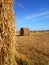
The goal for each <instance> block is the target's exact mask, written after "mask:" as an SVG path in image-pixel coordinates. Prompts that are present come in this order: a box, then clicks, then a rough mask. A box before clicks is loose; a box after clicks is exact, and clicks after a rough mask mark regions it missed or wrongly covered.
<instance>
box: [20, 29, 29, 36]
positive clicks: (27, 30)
mask: <svg viewBox="0 0 49 65" xmlns="http://www.w3.org/2000/svg"><path fill="white" fill-rule="evenodd" d="M29 34H30V31H29V28H21V29H20V35H21V36H28V35H29Z"/></svg>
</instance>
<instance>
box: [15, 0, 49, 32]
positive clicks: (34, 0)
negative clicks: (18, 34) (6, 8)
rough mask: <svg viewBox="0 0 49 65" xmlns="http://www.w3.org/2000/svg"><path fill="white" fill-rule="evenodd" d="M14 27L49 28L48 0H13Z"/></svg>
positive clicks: (32, 29)
mask: <svg viewBox="0 0 49 65" xmlns="http://www.w3.org/2000/svg"><path fill="white" fill-rule="evenodd" d="M14 12H15V20H16V27H17V30H18V31H19V30H20V28H29V29H30V31H34V30H49V0H15V2H14Z"/></svg>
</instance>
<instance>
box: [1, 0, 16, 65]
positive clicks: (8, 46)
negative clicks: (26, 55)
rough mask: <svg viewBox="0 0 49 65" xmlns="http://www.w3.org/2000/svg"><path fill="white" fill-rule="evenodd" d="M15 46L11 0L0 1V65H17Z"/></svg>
mask: <svg viewBox="0 0 49 65" xmlns="http://www.w3.org/2000/svg"><path fill="white" fill-rule="evenodd" d="M15 44H16V29H15V18H14V10H13V0H0V65H17V64H16V61H15Z"/></svg>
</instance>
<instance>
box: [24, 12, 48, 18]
mask: <svg viewBox="0 0 49 65" xmlns="http://www.w3.org/2000/svg"><path fill="white" fill-rule="evenodd" d="M47 15H49V11H46V12H41V13H38V14H31V15H29V16H26V17H24V19H32V18H39V17H44V16H47Z"/></svg>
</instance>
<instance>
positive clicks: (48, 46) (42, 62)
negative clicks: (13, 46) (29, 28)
mask: <svg viewBox="0 0 49 65" xmlns="http://www.w3.org/2000/svg"><path fill="white" fill-rule="evenodd" d="M17 43H18V49H17V50H18V52H20V53H22V54H24V55H26V56H27V57H28V58H29V59H30V60H31V64H32V65H49V32H36V33H34V32H30V36H19V33H18V36H17Z"/></svg>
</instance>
